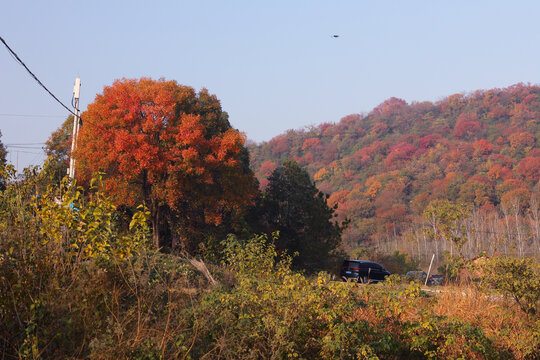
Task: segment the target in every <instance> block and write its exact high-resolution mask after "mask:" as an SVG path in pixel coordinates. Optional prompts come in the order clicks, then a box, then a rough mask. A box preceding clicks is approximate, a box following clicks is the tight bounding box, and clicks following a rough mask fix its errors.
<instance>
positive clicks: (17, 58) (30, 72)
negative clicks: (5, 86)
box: [0, 36, 77, 116]
mask: <svg viewBox="0 0 540 360" xmlns="http://www.w3.org/2000/svg"><path fill="white" fill-rule="evenodd" d="M0 41H2V43H3V44H4V45H5V46H6V48H7V49H8V50H9V52H10V53H11V55H12V56H14V57H15V59H16V60H17V62H18V63H19V64H21V65H22V66H23V67H24V68H25V69H26V71H28V73H29V74H30V75H31V76H32V77H33V78H34V80H36V81H37V83H38V84H39V85H40V86H41V87H42V88H43V89H45V91H47V92H48V93H49V95H51V96H52V97H53V99H54V100H56V101H57V102H58V103H59V104H60V105H62V106H63V107H64V109H66V110H67V111H69V113H70V114H72V115H75V116H77V114H75V113H74V112H73V111H71V110H70V109H69V108H68V107H67V106H66V105H64V103H63V102H61V101H60V100H58V98H57V97H56V96H55V95H54V94H53V93H52V92H51V91H50V90H49V89H47V87H46V86H45V85H43V83H42V82H41V81H40V80H39V79H38V78H37V76H36V75H34V73H33V72H32V71H30V69H29V68H28V66H26V64H25V63H24V62H23V61H22V60H21V59H20V58H19V56H18V55H17V54H16V53H15V51H13V50H12V49H11V48H10V47H9V45H8V44H7V43H6V41H5V40H4V39H3V38H2V37H1V36H0Z"/></svg>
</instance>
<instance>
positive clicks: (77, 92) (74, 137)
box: [68, 78, 81, 180]
mask: <svg viewBox="0 0 540 360" xmlns="http://www.w3.org/2000/svg"><path fill="white" fill-rule="evenodd" d="M80 89H81V79H80V78H76V79H75V86H73V98H74V99H75V116H74V117H73V132H72V138H71V153H70V155H69V169H68V176H69V178H70V179H72V180H73V179H75V158H74V157H73V153H74V152H75V149H76V148H77V136H78V135H79V95H80Z"/></svg>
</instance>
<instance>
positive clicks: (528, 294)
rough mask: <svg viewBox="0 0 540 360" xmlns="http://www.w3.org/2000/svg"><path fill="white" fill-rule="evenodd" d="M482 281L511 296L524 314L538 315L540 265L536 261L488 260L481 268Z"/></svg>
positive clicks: (539, 303) (539, 305) (507, 258)
mask: <svg viewBox="0 0 540 360" xmlns="http://www.w3.org/2000/svg"><path fill="white" fill-rule="evenodd" d="M483 281H484V284H485V285H487V286H488V287H491V288H494V289H496V290H498V291H500V292H502V293H504V294H507V295H509V296H511V297H512V298H513V299H514V300H515V301H516V303H517V304H518V305H519V307H520V308H521V310H523V311H524V312H525V313H526V314H528V315H530V316H536V317H538V316H539V315H540V264H539V263H538V261H537V260H536V259H532V258H523V259H515V258H509V257H496V258H492V259H489V260H488V261H487V262H486V263H485V265H484V268H483Z"/></svg>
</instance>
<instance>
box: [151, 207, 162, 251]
mask: <svg viewBox="0 0 540 360" xmlns="http://www.w3.org/2000/svg"><path fill="white" fill-rule="evenodd" d="M150 211H151V216H150V217H151V222H152V240H153V242H154V247H155V248H156V249H159V248H160V247H161V243H162V241H161V237H160V231H159V225H160V222H161V211H160V207H159V206H158V205H155V204H152V209H151V210H150Z"/></svg>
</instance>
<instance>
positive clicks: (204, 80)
mask: <svg viewBox="0 0 540 360" xmlns="http://www.w3.org/2000/svg"><path fill="white" fill-rule="evenodd" d="M539 16H540V1H494V0H490V1H472V0H467V1H456V0H452V1H442V0H441V1H435V0H425V1H398V0H396V1H383V0H369V1H362V0H350V1H348V0H333V1H330V0H327V1H315V0H310V1H308V0H305V1H301V0H289V1H278V0H273V1H256V0H251V1H248V0H245V1H235V0H226V1H225V0H221V1H218V0H216V1H193V0H191V1H134V0H130V1H114V0H108V1H97V0H92V1H74V0H73V1H53V0H47V1H37V0H36V1H25V0H18V1H15V0H12V1H4V2H3V4H2V10H1V11H0V36H2V37H3V38H4V40H6V42H7V43H8V44H9V45H10V46H11V47H12V49H13V50H15V52H17V53H18V55H19V56H20V57H21V59H22V60H23V61H24V62H25V63H26V64H27V66H28V67H29V68H30V69H31V70H32V71H33V72H34V73H35V74H36V75H37V76H38V77H39V78H40V79H41V80H42V82H43V83H44V84H45V85H46V86H47V87H48V88H49V89H50V90H51V91H52V92H53V93H54V94H55V95H57V96H58V97H59V98H60V99H61V100H62V101H63V102H64V103H65V104H70V102H71V96H72V90H73V84H74V80H75V78H76V77H77V76H78V77H80V78H81V81H82V87H81V108H82V109H83V110H84V109H85V108H86V106H87V104H88V103H90V102H92V101H93V100H94V98H95V96H96V94H98V93H101V92H102V90H103V87H104V86H106V85H110V84H112V82H113V81H114V80H115V79H119V78H122V77H127V78H140V77H152V78H156V79H157V78H160V77H163V78H165V79H170V80H177V81H178V82H179V83H181V84H184V85H190V86H192V87H194V88H195V89H197V90H199V89H201V88H202V87H206V88H208V89H209V91H210V92H212V93H214V94H216V95H217V97H218V98H219V99H220V100H221V103H222V107H223V108H224V110H226V111H227V112H228V113H229V115H230V121H231V123H232V125H233V126H234V127H235V128H238V129H239V130H241V131H244V132H245V133H246V134H247V136H248V138H250V139H252V140H255V141H257V142H260V141H265V140H269V139H271V138H272V137H273V136H275V135H277V134H280V133H282V132H284V131H286V130H287V129H291V128H292V129H297V128H301V127H304V126H307V125H313V124H319V123H322V122H337V121H339V120H340V118H341V117H343V116H345V115H347V114H351V113H360V112H368V111H370V110H371V109H372V108H373V107H374V106H376V105H377V104H379V103H381V102H382V101H384V100H385V99H387V98H389V97H392V96H395V97H400V98H403V99H405V100H406V101H408V102H411V101H423V100H430V101H435V100H438V99H441V98H443V97H445V96H448V95H451V94H454V93H458V92H469V91H473V90H476V89H488V88H494V87H506V86H509V85H512V84H515V83H517V82H530V83H533V84H538V83H540V46H539V45H540V21H539V20H538V19H539ZM334 34H337V35H339V37H338V38H333V37H332V35H334ZM0 47H1V48H0V131H1V132H2V134H3V137H2V138H1V141H2V142H3V143H4V144H7V145H8V146H11V145H12V144H21V143H23V144H30V143H36V145H27V146H29V147H32V146H33V147H35V148H36V149H32V148H26V149H22V148H14V147H10V148H9V150H11V151H10V155H8V157H9V158H10V159H11V162H12V163H13V164H16V162H17V160H18V164H19V169H21V168H22V167H23V166H26V165H28V164H30V163H33V164H40V163H42V161H43V160H44V156H43V155H42V153H41V151H40V150H39V148H40V147H41V146H42V145H41V144H39V143H44V142H45V141H46V139H47V138H48V137H49V135H50V134H51V132H52V131H54V130H55V129H56V128H58V127H59V126H60V124H61V123H62V122H63V120H64V119H65V117H66V116H67V112H66V111H65V110H64V109H63V108H62V107H61V106H60V105H58V104H57V103H56V102H55V101H54V100H53V99H52V98H51V97H50V96H49V95H48V94H47V93H46V92H45V91H44V90H43V89H42V88H40V87H39V86H38V85H37V84H36V82H35V81H34V80H33V79H32V78H31V77H30V76H29V75H28V74H27V73H26V72H25V70H24V69H23V68H22V67H21V66H20V65H18V64H17V63H16V62H15V60H14V59H13V58H12V57H11V56H10V54H9V53H8V51H7V50H6V49H5V48H4V47H3V45H2V44H0ZM21 115H33V116H21ZM36 115H39V116H36ZM15 151H18V153H17V152H15Z"/></svg>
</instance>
